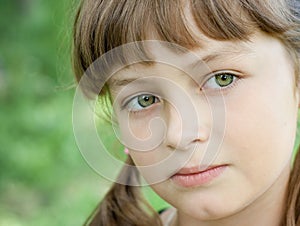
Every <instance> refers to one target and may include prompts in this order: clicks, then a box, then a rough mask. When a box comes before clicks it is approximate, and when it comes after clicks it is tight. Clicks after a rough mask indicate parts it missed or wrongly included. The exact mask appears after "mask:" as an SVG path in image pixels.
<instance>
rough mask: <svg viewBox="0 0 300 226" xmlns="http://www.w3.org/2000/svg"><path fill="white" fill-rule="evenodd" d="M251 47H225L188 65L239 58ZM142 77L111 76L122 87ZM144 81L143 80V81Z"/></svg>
mask: <svg viewBox="0 0 300 226" xmlns="http://www.w3.org/2000/svg"><path fill="white" fill-rule="evenodd" d="M251 52H252V51H251V49H250V48H248V47H247V46H243V48H242V49H237V48H236V47H233V48H231V49H223V50H221V51H215V52H212V53H209V54H207V55H204V56H203V57H201V58H199V60H196V61H194V62H191V63H190V64H188V65H187V67H191V68H197V67H200V66H202V65H203V62H205V63H206V64H208V63H209V62H213V61H217V60H220V59H224V57H234V58H239V57H241V56H243V55H245V54H249V53H251ZM140 78H141V77H139V76H137V77H127V78H120V79H119V78H111V81H110V84H111V85H112V86H116V87H122V86H126V85H128V84H130V83H131V82H134V81H135V82H139V81H138V80H139V79H140ZM143 82H144V81H141V83H143Z"/></svg>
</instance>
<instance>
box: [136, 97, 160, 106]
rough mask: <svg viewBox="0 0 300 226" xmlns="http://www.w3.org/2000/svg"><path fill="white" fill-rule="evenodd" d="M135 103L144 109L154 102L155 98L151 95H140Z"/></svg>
mask: <svg viewBox="0 0 300 226" xmlns="http://www.w3.org/2000/svg"><path fill="white" fill-rule="evenodd" d="M137 102H138V104H139V105H140V106H141V107H144V108H146V107H149V106H150V105H152V104H154V103H155V102H156V97H155V96H152V95H141V96H138V100H137Z"/></svg>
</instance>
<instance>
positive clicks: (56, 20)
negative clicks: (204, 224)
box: [0, 0, 165, 226]
mask: <svg viewBox="0 0 300 226" xmlns="http://www.w3.org/2000/svg"><path fill="white" fill-rule="evenodd" d="M77 4H78V0H63V1H61V0H49V1H46V0H0V123H1V125H0V167H1V168H0V226H7V225H9V226H20V225H22V226H29V225H30V226H35V225H39V226H40V225H43V226H48V225H49V226H50V225H51V226H53V225H82V224H83V222H84V221H85V219H86V218H87V216H88V215H89V214H90V213H91V211H92V210H93V209H94V207H95V206H96V204H97V203H98V202H99V200H100V199H101V197H103V195H104V194H105V192H106V191H107V189H108V187H109V186H110V182H108V181H106V180H104V179H103V178H101V177H100V176H99V175H97V174H96V173H95V172H94V171H93V170H92V169H90V168H89V167H88V165H87V164H86V162H85V161H84V160H83V158H82V156H81V155H80V152H79V150H78V149H77V146H76V144H75V139H74V136H73V131H72V101H73V95H74V86H73V84H74V79H73V76H72V71H71V60H70V52H71V32H72V21H73V17H74V12H75V9H76V7H77ZM106 139H107V142H108V144H110V145H115V144H114V141H113V138H111V137H109V136H108V137H107V138H106ZM117 145H118V144H117ZM118 147H119V146H118ZM147 194H148V195H149V200H150V201H151V203H152V204H153V205H154V206H155V208H156V209H160V208H161V207H163V206H164V205H165V204H164V203H163V202H162V201H161V200H159V199H157V197H155V196H154V195H153V194H152V193H151V192H150V193H149V191H147Z"/></svg>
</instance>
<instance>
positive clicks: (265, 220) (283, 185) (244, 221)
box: [173, 168, 290, 226]
mask: <svg viewBox="0 0 300 226" xmlns="http://www.w3.org/2000/svg"><path fill="white" fill-rule="evenodd" d="M289 175H290V169H289V168H287V169H286V170H284V172H283V173H282V174H281V175H280V177H279V178H278V180H277V181H276V182H275V183H274V184H273V185H272V186H271V187H270V188H269V189H268V190H267V191H266V192H264V193H263V194H262V195H261V196H260V197H259V198H258V199H256V200H255V201H254V202H252V203H251V204H250V205H248V206H247V207H246V208H244V209H242V210H240V211H238V212H237V213H235V214H233V215H230V216H228V217H226V218H222V219H217V220H208V221H201V220H199V219H195V218H191V217H190V216H188V215H186V214H184V213H181V212H180V211H178V216H177V220H176V224H173V225H177V226H185V225H189V226H199V225H201V226H240V225H243V226H253V225H255V226H266V225H268V226H281V225H282V221H283V219H284V214H285V208H286V191H287V186H288V179H289Z"/></svg>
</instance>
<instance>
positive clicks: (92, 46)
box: [73, 0, 300, 84]
mask: <svg viewBox="0 0 300 226" xmlns="http://www.w3.org/2000/svg"><path fill="white" fill-rule="evenodd" d="M295 2H296V1H295ZM192 25H193V26H192ZM295 27H297V28H295ZM258 30H261V31H263V32H267V33H269V34H270V35H272V36H275V37H278V38H279V39H281V40H283V41H284V42H285V44H286V45H287V46H289V47H291V48H292V49H294V50H299V46H300V42H299V37H300V35H299V34H300V32H299V19H297V18H296V16H295V15H294V14H292V13H291V10H290V8H289V6H288V5H287V3H286V2H285V1H283V0H264V1H262V0H252V1H249V0H232V1H224V0H205V1H203V0H191V1H183V0H172V1H166V0H130V1H129V0H101V1H100V0H98V1H95V0H85V1H83V2H82V3H81V6H80V7H79V11H78V13H77V15H76V20H75V26H74V59H73V63H74V69H75V74H76V78H77V80H78V81H79V80H80V78H81V76H82V75H83V73H84V71H86V70H87V68H88V67H89V66H90V65H91V64H92V63H93V62H94V61H95V60H96V59H98V58H99V57H100V56H102V55H103V54H104V53H106V52H108V51H110V50H112V49H114V48H116V47H118V46H121V45H123V44H126V43H130V42H137V41H143V40H149V39H158V40H162V41H167V42H171V43H175V44H178V45H180V46H183V47H185V48H187V49H193V48H196V47H201V46H202V45H203V43H204V42H203V41H201V37H199V34H198V33H200V34H201V35H204V36H205V37H208V38H210V39H215V40H220V41H222V40H247V39H248V38H249V36H250V35H251V34H252V33H254V32H255V31H258ZM127 51H128V50H126V51H124V52H122V51H121V54H119V55H118V56H115V57H114V58H113V59H110V60H109V61H111V62H114V61H115V62H121V63H123V64H126V63H127V62H126V61H127V59H128V56H129V55H130V54H131V55H135V56H137V57H139V58H140V59H143V60H145V62H146V63H145V64H149V63H150V61H151V60H153V59H152V57H151V56H150V54H149V52H148V51H146V49H145V48H144V47H143V46H142V45H140V44H138V45H136V47H135V48H133V49H132V50H131V51H130V54H129V53H128V52H127ZM105 67H109V65H105V64H103V65H101V68H100V71H107V70H109V68H105ZM97 69H98V73H96V77H95V76H90V78H91V79H92V81H91V83H92V84H94V83H95V79H99V76H100V77H101V75H99V67H97ZM91 74H94V73H91Z"/></svg>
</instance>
